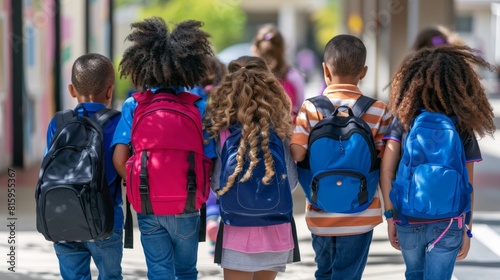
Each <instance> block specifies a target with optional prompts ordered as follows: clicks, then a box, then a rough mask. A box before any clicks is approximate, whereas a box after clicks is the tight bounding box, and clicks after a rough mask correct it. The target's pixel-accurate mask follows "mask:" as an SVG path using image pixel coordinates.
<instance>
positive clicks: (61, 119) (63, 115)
mask: <svg viewBox="0 0 500 280" xmlns="http://www.w3.org/2000/svg"><path fill="white" fill-rule="evenodd" d="M73 116H74V113H73V110H71V109H67V110H64V111H59V112H57V113H56V115H55V116H54V117H55V119H56V127H57V128H59V127H61V125H63V124H65V123H67V122H69V121H70V120H71V119H73Z"/></svg>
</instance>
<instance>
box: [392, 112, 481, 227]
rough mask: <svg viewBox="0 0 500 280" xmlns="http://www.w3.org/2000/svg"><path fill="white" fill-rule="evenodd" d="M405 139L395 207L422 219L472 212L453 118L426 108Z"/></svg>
mask: <svg viewBox="0 0 500 280" xmlns="http://www.w3.org/2000/svg"><path fill="white" fill-rule="evenodd" d="M403 143H404V144H403V154H402V157H401V161H400V162H399V166H398V171H397V174H396V178H395V180H394V181H393V182H392V189H391V192H390V199H391V202H392V203H393V204H394V207H395V209H396V210H397V211H398V212H399V213H400V214H401V215H403V216H409V217H416V218H422V219H441V218H453V217H458V216H460V215H461V214H464V213H467V212H469V211H470V207H471V199H470V194H471V192H472V186H471V185H470V184H469V177H468V173H467V168H466V165H465V164H466V162H465V151H464V147H463V143H462V140H461V138H460V135H459V133H458V132H457V130H456V128H455V124H454V122H453V120H452V119H450V118H449V117H447V116H446V115H444V114H441V113H432V112H427V111H423V112H421V113H420V114H419V115H418V116H417V117H416V118H415V120H414V121H413V124H412V125H411V127H410V130H409V132H408V135H407V137H406V139H404V141H403Z"/></svg>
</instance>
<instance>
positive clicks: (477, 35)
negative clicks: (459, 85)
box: [455, 0, 500, 65]
mask: <svg viewBox="0 0 500 280" xmlns="http://www.w3.org/2000/svg"><path fill="white" fill-rule="evenodd" d="M455 2H456V32H457V33H458V34H459V35H460V37H461V38H462V39H463V40H464V41H465V43H466V44H467V45H469V46H471V47H473V48H476V49H478V50H481V51H482V54H483V56H484V58H485V59H486V60H487V61H488V62H490V63H495V64H497V65H500V0H455Z"/></svg>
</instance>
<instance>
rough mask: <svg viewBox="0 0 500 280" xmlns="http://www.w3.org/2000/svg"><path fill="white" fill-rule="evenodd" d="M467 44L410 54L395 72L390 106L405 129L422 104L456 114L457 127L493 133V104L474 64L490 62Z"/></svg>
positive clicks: (483, 133) (425, 107)
mask: <svg viewBox="0 0 500 280" xmlns="http://www.w3.org/2000/svg"><path fill="white" fill-rule="evenodd" d="M474 52H475V51H474V50H473V49H471V48H469V47H467V46H454V45H442V46H438V47H434V48H424V49H422V50H420V51H418V52H416V53H415V54H414V55H412V56H411V57H410V58H409V59H408V60H407V61H406V62H405V63H404V64H403V66H402V67H401V68H400V69H399V71H398V72H396V74H395V75H394V77H393V79H392V82H391V85H392V88H391V97H390V100H389V108H390V110H391V111H392V112H393V113H394V114H395V115H396V116H397V117H398V118H399V120H400V122H401V124H402V125H403V127H404V128H405V129H408V128H409V127H410V124H411V122H412V121H413V119H414V118H415V116H416V115H417V114H418V111H419V110H420V109H422V108H424V109H425V110H427V111H430V112H440V113H444V114H446V115H455V116H457V118H458V122H457V128H458V129H459V130H460V131H467V132H468V133H471V134H472V133H476V134H477V135H479V136H480V137H483V136H485V135H486V134H489V135H493V133H494V132H495V124H494V122H493V120H494V115H493V108H492V107H491V105H490V103H489V102H488V98H487V96H486V94H485V89H484V87H483V86H482V85H481V83H480V78H479V76H478V74H477V73H476V71H475V70H474V69H473V67H472V66H473V65H477V66H481V67H484V68H487V69H489V70H492V69H493V68H492V66H491V65H490V64H489V63H488V62H486V61H485V60H484V59H482V58H481V57H479V56H476V55H475V54H474Z"/></svg>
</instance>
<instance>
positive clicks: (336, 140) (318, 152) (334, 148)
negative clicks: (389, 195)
mask: <svg viewBox="0 0 500 280" xmlns="http://www.w3.org/2000/svg"><path fill="white" fill-rule="evenodd" d="M309 101H311V102H312V103H313V104H314V105H315V107H316V109H317V110H318V111H319V112H320V113H321V114H322V115H323V119H322V120H321V121H320V122H318V124H316V125H315V126H314V127H313V129H312V130H311V133H310V134H309V141H308V151H307V153H308V154H307V156H306V159H305V160H304V161H302V162H299V163H298V169H297V170H298V174H299V181H300V184H301V186H302V188H303V190H304V193H305V195H306V198H307V200H308V201H309V203H310V204H311V205H312V206H314V207H316V208H318V209H321V210H324V211H327V212H332V213H356V212H360V211H363V210H365V209H366V208H368V206H370V204H371V202H372V200H373V197H374V195H375V191H376V189H377V185H378V181H379V176H380V172H379V169H380V159H379V158H378V157H377V150H376V149H375V143H374V140H373V135H372V132H371V129H370V127H369V126H368V124H367V123H366V122H365V121H363V120H362V119H361V116H362V115H363V114H364V113H365V112H366V111H367V110H368V109H369V108H370V107H371V105H372V104H373V103H374V102H375V100H374V99H372V98H369V97H366V96H361V97H360V98H359V99H358V100H357V101H356V103H355V104H354V106H353V108H352V109H351V108H349V107H347V106H340V107H339V108H337V109H334V107H333V104H332V103H331V101H330V100H329V99H328V98H327V97H325V96H317V97H314V98H311V99H309ZM343 109H345V111H346V112H347V113H348V115H347V116H341V115H338V114H339V112H340V111H341V110H343ZM332 112H333V113H332Z"/></svg>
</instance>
